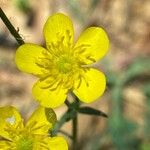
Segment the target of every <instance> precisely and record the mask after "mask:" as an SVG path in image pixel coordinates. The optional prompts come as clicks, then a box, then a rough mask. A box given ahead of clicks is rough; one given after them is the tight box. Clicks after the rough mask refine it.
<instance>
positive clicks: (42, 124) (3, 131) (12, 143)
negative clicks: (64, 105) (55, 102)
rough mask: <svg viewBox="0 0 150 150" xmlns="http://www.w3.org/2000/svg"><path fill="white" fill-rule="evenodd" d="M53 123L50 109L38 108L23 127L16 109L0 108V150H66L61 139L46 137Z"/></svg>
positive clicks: (54, 118) (53, 119) (52, 113)
mask: <svg viewBox="0 0 150 150" xmlns="http://www.w3.org/2000/svg"><path fill="white" fill-rule="evenodd" d="M55 121H56V115H55V113H54V111H53V110H52V109H50V108H46V109H45V108H44V107H38V108H37V109H36V110H35V111H34V112H33V114H32V115H31V117H30V118H29V120H28V122H27V123H26V124H25V125H24V122H23V119H22V118H21V116H20V114H19V112H18V110H17V109H16V108H14V107H12V106H6V107H0V136H1V138H0V150H68V146H67V143H66V141H65V139H64V138H63V137H50V136H49V135H48V131H49V129H51V128H52V127H53V125H54V123H55Z"/></svg>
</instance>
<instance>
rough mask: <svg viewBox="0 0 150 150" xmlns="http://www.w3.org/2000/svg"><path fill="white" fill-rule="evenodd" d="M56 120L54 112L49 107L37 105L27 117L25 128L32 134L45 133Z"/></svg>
mask: <svg viewBox="0 0 150 150" xmlns="http://www.w3.org/2000/svg"><path fill="white" fill-rule="evenodd" d="M56 120H57V119H56V114H55V112H54V111H53V110H52V109H51V108H44V107H42V106H39V107H38V108H37V109H36V110H35V111H34V112H33V114H32V115H31V117H30V118H29V120H28V122H27V124H26V128H29V129H30V131H31V132H32V134H38V135H47V134H48V131H49V130H50V129H51V128H52V127H53V126H54V124H55V122H56Z"/></svg>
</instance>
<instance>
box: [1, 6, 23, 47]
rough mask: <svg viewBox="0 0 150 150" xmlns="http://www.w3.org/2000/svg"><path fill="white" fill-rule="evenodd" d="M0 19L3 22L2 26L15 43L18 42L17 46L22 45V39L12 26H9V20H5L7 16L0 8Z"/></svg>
mask: <svg viewBox="0 0 150 150" xmlns="http://www.w3.org/2000/svg"><path fill="white" fill-rule="evenodd" d="M0 18H1V19H2V21H3V22H4V24H5V25H6V27H7V28H8V30H9V31H10V33H11V34H12V35H13V36H14V38H15V39H16V41H17V42H18V44H19V45H22V44H24V41H23V39H22V37H21V36H20V35H19V33H18V32H17V31H16V29H15V28H14V26H13V25H12V24H11V22H10V21H9V19H8V18H7V16H6V15H5V13H4V12H3V10H2V9H1V7H0Z"/></svg>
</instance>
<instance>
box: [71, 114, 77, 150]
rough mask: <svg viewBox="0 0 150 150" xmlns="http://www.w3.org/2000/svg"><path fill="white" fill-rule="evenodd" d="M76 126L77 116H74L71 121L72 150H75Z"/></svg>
mask: <svg viewBox="0 0 150 150" xmlns="http://www.w3.org/2000/svg"><path fill="white" fill-rule="evenodd" d="M77 125H78V117H77V114H76V116H75V117H74V118H73V120H72V139H73V141H72V142H73V143H72V147H73V148H72V149H73V150H77V136H78V134H77V131H78V127H77Z"/></svg>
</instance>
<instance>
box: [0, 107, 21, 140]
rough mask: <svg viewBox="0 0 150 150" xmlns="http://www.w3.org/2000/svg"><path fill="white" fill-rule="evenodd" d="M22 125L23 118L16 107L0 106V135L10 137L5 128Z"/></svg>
mask: <svg viewBox="0 0 150 150" xmlns="http://www.w3.org/2000/svg"><path fill="white" fill-rule="evenodd" d="M17 127H23V120H22V118H21V116H20V114H19V112H18V110H17V109H16V108H14V107H13V106H6V107H0V136H2V137H4V138H6V139H11V134H9V131H7V129H10V128H12V129H15V128H17Z"/></svg>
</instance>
